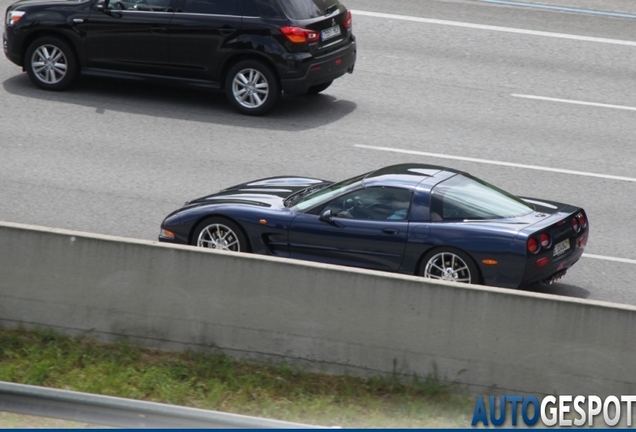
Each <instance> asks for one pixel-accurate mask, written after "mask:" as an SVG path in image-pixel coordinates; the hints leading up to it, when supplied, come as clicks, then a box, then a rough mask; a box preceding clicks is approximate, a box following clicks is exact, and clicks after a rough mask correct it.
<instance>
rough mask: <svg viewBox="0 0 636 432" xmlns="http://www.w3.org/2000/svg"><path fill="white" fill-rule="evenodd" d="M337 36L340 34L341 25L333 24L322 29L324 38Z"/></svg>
mask: <svg viewBox="0 0 636 432" xmlns="http://www.w3.org/2000/svg"><path fill="white" fill-rule="evenodd" d="M336 36H340V26H333V27H330V28H328V29H324V30H323V31H322V40H327V39H331V38H332V37H336Z"/></svg>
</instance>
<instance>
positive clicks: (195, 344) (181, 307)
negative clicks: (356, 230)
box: [0, 223, 636, 395]
mask: <svg viewBox="0 0 636 432" xmlns="http://www.w3.org/2000/svg"><path fill="white" fill-rule="evenodd" d="M0 244H1V245H2V247H1V248H0V324H1V325H3V326H8V327H10V326H17V325H24V326H46V327H53V328H55V329H57V330H58V331H62V332H65V333H67V334H78V333H86V334H87V336H89V337H93V338H96V339H102V340H113V339H117V338H122V337H125V338H127V339H129V340H132V341H135V342H141V343H143V344H144V345H146V346H149V347H155V348H160V349H174V348H178V349H184V348H188V349H195V350H202V349H203V350H207V349H222V350H224V351H225V352H227V353H230V354H233V355H241V356H247V357H254V358H269V359H278V360H281V361H301V362H307V363H308V364H313V365H316V366H318V367H319V368H323V369H326V370H328V371H343V370H347V371H349V372H350V373H365V372H366V373H372V374H377V373H379V372H389V373H391V372H393V371H394V370H396V371H397V372H399V373H403V374H413V373H415V374H417V375H418V376H420V377H424V376H426V375H428V374H429V373H431V372H432V371H433V368H434V365H435V366H436V369H437V373H438V375H439V376H440V377H442V378H446V379H448V380H455V381H457V382H459V383H461V384H465V385H467V386H468V387H469V388H470V389H471V390H472V391H473V392H478V393H482V394H485V393H491V392H499V393H503V392H527V393H543V394H548V393H565V394H598V395H607V394H634V393H636V368H634V367H633V366H634V359H635V358H636V344H634V343H633V341H634V335H636V308H634V307H630V306H623V305H614V304H609V303H600V302H593V301H582V300H578V299H570V298H564V297H557V296H549V295H541V294H532V293H525V292H520V291H519V292H518V291H512V290H505V289H492V288H484V287H475V286H466V285H460V284H450V283H430V282H427V281H425V280H423V279H421V278H417V277H410V276H400V275H391V274H387V273H380V272H373V271H364V270H358V269H345V268H340V267H337V266H329V265H320V264H312V263H306V262H301V261H293V260H283V259H276V258H270V257H261V256H254V255H247V254H232V253H221V252H213V251H204V250H201V249H196V248H192V247H182V246H169V245H164V244H158V243H155V242H148V241H141V240H130V239H122V238H116V237H107V236H99V235H89V234H84V233H77V232H71V231H63V230H50V229H44V228H38V227H32V226H24V225H17V224H8V223H5V224H0Z"/></svg>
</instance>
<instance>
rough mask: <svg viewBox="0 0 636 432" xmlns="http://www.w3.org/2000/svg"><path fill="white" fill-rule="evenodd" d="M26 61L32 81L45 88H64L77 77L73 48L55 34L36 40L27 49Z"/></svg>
mask: <svg viewBox="0 0 636 432" xmlns="http://www.w3.org/2000/svg"><path fill="white" fill-rule="evenodd" d="M25 63H26V64H25V66H26V71H27V74H28V75H29V78H30V79H31V81H32V82H33V83H34V84H35V85H36V86H38V87H40V88H42V89H44V90H64V89H65V88H67V87H68V86H70V85H71V84H73V81H75V78H76V77H77V61H76V59H75V54H74V52H73V50H72V49H71V47H69V45H68V44H67V43H66V42H64V41H63V40H62V39H59V38H57V37H55V36H45V37H41V38H38V39H36V40H34V41H33V42H32V43H31V45H29V48H28V49H27V51H26V56H25Z"/></svg>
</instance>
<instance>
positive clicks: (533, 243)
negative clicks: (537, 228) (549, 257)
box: [528, 237, 539, 254]
mask: <svg viewBox="0 0 636 432" xmlns="http://www.w3.org/2000/svg"><path fill="white" fill-rule="evenodd" d="M528 252H530V253H531V254H536V253H537V252H539V242H538V241H537V239H536V238H534V237H530V238H529V239H528Z"/></svg>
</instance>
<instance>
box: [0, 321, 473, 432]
mask: <svg viewBox="0 0 636 432" xmlns="http://www.w3.org/2000/svg"><path fill="white" fill-rule="evenodd" d="M0 380H2V381H8V382H14V383H20V384H31V385H38V386H45V387H51V388H58V389H65V390H74V391H80V392H87V393H95V394H101V395H108V396H118V397H124V398H131V399H138V400H146V401H153V402H162V403H168V404H174V405H182V406H188V407H194V408H202V409H210V410H218V411H224V412H230V413H236V414H244V415H252V416H258V417H267V418H272V419H278V420H285V421H292V422H300V423H309V424H318V425H323V426H342V427H354V428H370V427H373V428H382V427H391V428H411V427H414V428H415V427H417V428H422V427H426V428H441V427H468V426H469V425H470V418H471V417H472V411H473V408H474V403H475V402H474V399H473V398H470V397H469V396H467V395H466V394H464V393H462V392H460V391H459V390H458V389H457V388H456V387H455V386H453V385H452V384H449V383H447V382H444V381H443V380H441V379H439V378H438V377H437V376H436V374H431V375H430V376H428V377H424V378H418V377H413V378H412V380H411V381H410V382H408V383H405V382H404V381H403V380H398V379H397V378H396V376H389V377H384V376H377V377H372V378H360V377H354V376H348V375H325V374H319V373H312V372H308V371H305V370H301V369H299V368H296V367H293V366H288V365H264V364H255V363H250V362H244V361H238V360H236V359H233V358H231V357H228V356H227V355H224V354H209V353H200V352H193V351H184V352H164V351H157V350H150V349H145V348H141V347H138V346H134V345H130V344H128V343H125V342H117V343H112V344H104V343H99V342H96V341H93V340H91V339H88V338H85V337H69V336H65V335H62V334H59V333H57V332H55V331H53V330H50V329H43V330H25V329H21V328H19V329H0ZM12 421H14V420H12ZM0 427H8V426H3V423H2V417H0Z"/></svg>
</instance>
